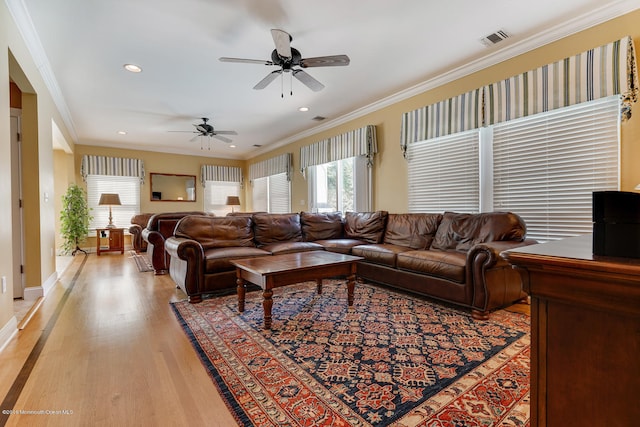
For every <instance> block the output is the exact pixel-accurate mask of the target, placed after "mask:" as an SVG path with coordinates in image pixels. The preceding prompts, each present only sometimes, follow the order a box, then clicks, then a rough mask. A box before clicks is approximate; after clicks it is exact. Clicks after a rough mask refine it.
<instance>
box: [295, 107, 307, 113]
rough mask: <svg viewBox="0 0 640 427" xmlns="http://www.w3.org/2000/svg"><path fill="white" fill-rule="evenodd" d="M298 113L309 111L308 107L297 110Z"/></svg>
mask: <svg viewBox="0 0 640 427" xmlns="http://www.w3.org/2000/svg"><path fill="white" fill-rule="evenodd" d="M298 111H302V112H305V111H309V107H300V108H298Z"/></svg>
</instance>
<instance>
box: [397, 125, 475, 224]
mask: <svg viewBox="0 0 640 427" xmlns="http://www.w3.org/2000/svg"><path fill="white" fill-rule="evenodd" d="M478 148H479V132H478V130H474V131H469V132H461V133H457V134H454V135H449V136H445V137H440V138H434V139H430V140H427V141H420V142H414V143H413V144H410V145H409V147H408V149H407V160H408V162H409V169H408V185H409V212H444V211H457V212H469V213H475V212H479V211H480V196H479V194H480V183H479V179H480V178H479V153H478Z"/></svg>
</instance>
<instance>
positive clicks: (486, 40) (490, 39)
mask: <svg viewBox="0 0 640 427" xmlns="http://www.w3.org/2000/svg"><path fill="white" fill-rule="evenodd" d="M509 37H511V35H510V34H509V33H507V32H506V31H505V30H498V31H496V32H495V33H492V34H489V35H488V36H486V37H483V38H482V39H480V42H482V44H484V45H485V46H493V45H495V44H498V43H500V42H501V41H502V40H504V39H508V38H509Z"/></svg>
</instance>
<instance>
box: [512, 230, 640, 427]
mask: <svg viewBox="0 0 640 427" xmlns="http://www.w3.org/2000/svg"><path fill="white" fill-rule="evenodd" d="M503 256H504V257H505V258H506V259H507V260H509V262H511V263H512V264H513V265H514V266H516V268H518V269H519V270H520V272H521V274H522V278H523V283H524V287H525V290H526V291H527V292H528V293H529V294H530V295H531V350H532V351H531V426H544V427H556V426H562V427H568V426H580V427H582V426H632V425H638V424H637V423H638V422H639V420H640V401H639V398H638V393H639V392H640V259H629V258H613V257H603V256H597V255H592V235H585V236H580V237H573V238H569V239H565V240H560V241H555V242H548V243H543V244H539V245H533V246H527V247H523V248H519V249H514V250H511V251H507V252H504V253H503Z"/></svg>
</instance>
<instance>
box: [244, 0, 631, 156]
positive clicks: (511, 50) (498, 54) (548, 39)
mask: <svg viewBox="0 0 640 427" xmlns="http://www.w3.org/2000/svg"><path fill="white" fill-rule="evenodd" d="M638 8H640V2H639V1H638V0H621V1H618V2H617V3H615V4H614V5H607V6H602V7H600V8H598V9H595V10H593V11H591V12H589V13H587V14H584V15H581V16H577V17H575V18H573V19H571V20H569V21H566V22H563V23H562V24H559V25H556V26H555V27H552V28H550V29H548V30H546V31H545V32H544V33H542V34H536V35H535V36H532V37H528V38H526V39H523V40H521V41H518V42H515V43H513V44H511V45H509V46H507V47H505V48H504V49H500V50H498V51H495V52H491V53H489V54H487V55H485V56H483V57H481V58H479V59H476V60H473V61H470V62H468V63H465V64H463V65H461V66H459V67H456V68H454V69H452V70H450V71H448V72H446V73H442V74H439V75H437V76H435V77H433V78H431V79H429V80H425V81H424V82H422V83H419V84H417V85H415V86H411V87H409V88H407V89H404V90H402V91H400V92H396V93H395V94H393V95H390V96H388V97H385V98H382V99H380V100H378V101H375V102H373V103H371V104H369V105H366V106H364V107H361V108H358V109H357V110H354V111H352V112H350V113H347V114H345V115H342V116H340V117H337V118H335V119H332V120H330V121H328V122H325V123H322V124H321V125H318V126H315V127H313V128H311V129H308V130H306V131H303V132H300V133H297V134H295V135H292V136H290V137H288V138H286V139H283V140H281V141H278V142H276V143H273V144H269V145H268V146H266V147H265V148H264V149H263V150H259V151H258V152H253V153H251V156H250V157H247V158H245V159H244V160H250V159H252V158H254V157H257V156H259V155H261V154H265V153H268V152H269V151H272V150H275V149H277V148H280V147H283V146H285V145H288V144H291V143H293V142H295V141H298V140H300V139H302V138H306V137H308V136H313V135H315V134H317V133H320V132H323V131H325V130H329V129H332V128H334V127H336V126H339V125H342V124H344V123H348V122H350V121H352V120H355V119H358V118H360V117H363V116H365V115H367V114H370V113H373V112H375V111H378V110H381V109H383V108H385V107H388V106H390V105H393V104H396V103H398V102H400V101H404V100H406V99H409V98H411V97H413V96H416V95H419V94H421V93H424V92H427V91H429V90H431V89H434V88H437V87H439V86H442V85H444V84H447V83H450V82H453V81H455V80H458V79H460V78H463V77H466V76H468V75H471V74H473V73H475V72H477V71H481V70H483V69H485V68H488V67H490V66H492V65H495V64H498V63H500V62H503V61H506V60H508V59H511V58H514V57H516V56H518V55H521V54H523V53H526V52H529V51H532V50H535V49H537V48H539V47H542V46H545V45H547V44H549V43H553V42H555V41H558V40H560V39H563V38H565V37H568V36H570V35H572V34H576V33H578V32H580V31H583V30H586V29H589V28H591V27H595V26H596V25H599V24H602V23H604V22H607V21H610V20H611V19H614V18H617V17H619V16H622V15H625V14H627V13H629V12H633V11H634V10H636V9H638Z"/></svg>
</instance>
